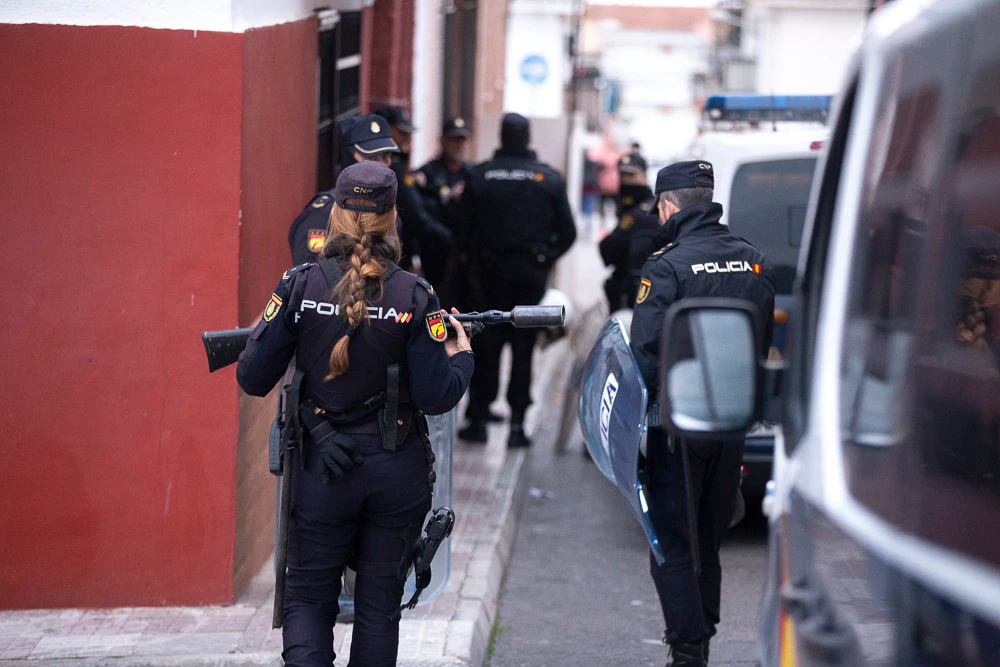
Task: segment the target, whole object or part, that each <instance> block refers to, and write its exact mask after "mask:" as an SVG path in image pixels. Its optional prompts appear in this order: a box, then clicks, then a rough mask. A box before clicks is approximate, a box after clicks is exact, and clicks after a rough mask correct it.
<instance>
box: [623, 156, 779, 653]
mask: <svg viewBox="0 0 1000 667" xmlns="http://www.w3.org/2000/svg"><path fill="white" fill-rule="evenodd" d="M714 184H715V179H714V175H713V171H712V165H711V164H709V163H708V162H705V161H697V160H696V161H693V162H681V163H678V164H674V165H671V166H668V167H665V168H663V169H661V170H660V172H659V174H657V177H656V196H657V210H658V213H659V218H660V220H661V222H662V223H663V226H662V227H661V229H660V232H659V233H658V234H657V236H656V239H655V245H656V247H657V248H658V250H656V251H655V252H654V253H653V254H652V255H651V256H650V257H649V259H648V260H647V261H646V265H645V266H644V267H643V269H642V277H641V280H640V284H639V292H638V294H637V296H636V300H635V310H634V313H633V318H632V331H631V333H632V336H631V338H632V349H633V351H634V353H635V357H636V361H638V364H639V369H640V371H641V372H642V377H643V379H644V380H645V381H646V386H647V387H648V388H649V389H650V395H651V396H655V394H656V391H657V375H658V374H657V366H658V363H659V353H660V350H659V347H660V330H661V327H662V323H663V316H664V313H665V312H666V310H667V308H668V307H669V306H670V305H671V304H672V303H674V302H676V301H679V300H681V299H684V298H689V297H730V298H739V299H747V300H749V301H750V302H752V303H754V304H755V305H756V306H757V307H758V308H759V309H760V312H761V315H762V316H763V317H764V319H765V320H766V324H765V331H764V337H763V338H764V345H763V349H762V350H761V353H762V354H766V352H767V350H768V348H769V347H770V340H771V335H772V332H773V328H774V289H775V283H774V271H773V269H772V268H771V267H770V265H768V263H767V261H766V259H765V258H764V255H763V254H762V253H761V252H760V250H758V249H757V248H755V247H754V246H752V245H751V244H750V243H748V242H747V241H745V240H743V239H741V238H738V237H736V236H734V235H733V234H731V233H730V231H729V228H728V227H726V226H724V225H722V224H720V223H719V219H720V218H721V216H722V206H721V205H720V204H716V203H713V202H712V194H713V187H714ZM650 402H651V403H653V402H654V401H652V400H651V401H650ZM687 444H688V451H689V459H690V470H691V477H692V480H691V483H692V489H693V497H694V502H695V505H696V506H695V508H693V509H694V512H695V516H696V517H697V525H698V535H697V536H696V539H697V540H698V545H699V547H700V554H701V575H700V576H695V574H694V569H693V567H692V563H691V549H690V543H689V541H688V540H689V539H691V538H690V536H689V534H688V528H687V513H686V512H687V509H686V508H687V500H686V495H685V489H684V478H683V468H682V464H683V462H682V460H681V458H680V457H681V451H682V449H681V448H680V447H676V448H674V453H671V452H670V450H669V448H668V443H667V435H666V433H665V432H664V431H662V430H660V429H658V428H653V429H650V431H649V440H648V444H647V450H646V451H647V473H648V475H649V482H650V483H649V485H648V487H647V492H648V496H647V497H648V499H649V503H650V509H649V511H650V516H651V518H652V520H653V525H654V526H655V527H656V531H657V535H658V536H659V538H660V542H661V544H662V545H663V552H664V555H665V556H666V562H664V563H663V565H657V564H656V560H655V559H654V558H653V557H652V556H650V569H651V573H652V575H653V581H654V583H655V584H656V591H657V593H658V594H659V597H660V604H661V606H662V608H663V616H664V619H665V620H666V626H667V630H666V634H665V638H664V639H665V641H666V642H667V643H668V644H670V647H671V651H672V654H673V663H672V664H673V665H675V667H680V666H682V665H683V666H685V667H690V666H697V667H700V666H702V665H705V664H706V663H707V661H708V643H709V640H710V639H711V637H712V635H714V634H715V631H716V626H717V625H718V623H719V601H720V587H721V582H722V570H721V568H720V566H719V546H720V543H721V540H722V536H723V535H724V534H725V531H726V529H727V528H728V526H729V521H730V519H731V517H732V516H733V510H734V506H735V502H736V494H737V493H738V490H739V484H740V468H741V464H742V458H743V437H742V436H740V437H736V438H730V439H725V440H723V439H709V440H689V441H688V443H687Z"/></svg>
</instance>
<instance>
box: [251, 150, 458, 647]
mask: <svg viewBox="0 0 1000 667" xmlns="http://www.w3.org/2000/svg"><path fill="white" fill-rule="evenodd" d="M396 187H397V186H396V177H395V175H394V174H393V172H392V170H391V169H389V168H388V167H386V166H384V165H382V164H379V163H378V162H373V161H365V162H360V163H358V164H355V165H352V166H350V167H348V168H347V169H345V170H344V171H343V173H341V175H340V178H339V179H338V181H337V185H336V188H335V190H334V193H333V198H334V200H335V201H334V203H333V205H332V208H331V214H330V220H329V225H328V227H327V229H326V234H325V241H324V245H323V248H322V251H321V252H320V254H319V261H318V262H317V263H309V264H303V265H300V266H296V267H294V268H292V269H289V270H288V271H286V272H285V274H284V275H283V276H282V277H281V280H280V282H279V283H278V286H277V288H276V289H275V291H274V294H272V295H271V299H270V302H269V303H268V304H267V308H266V309H265V311H264V315H263V318H262V319H261V321H260V322H259V323H258V324H257V326H256V328H255V329H254V331H253V334H252V335H251V337H250V341H249V343H248V344H247V347H246V350H244V352H243V353H242V355H241V356H240V360H239V365H238V367H237V380H238V382H239V384H240V386H241V387H242V388H243V390H244V391H246V392H247V393H248V394H251V395H254V396H265V395H266V394H267V393H268V392H270V391H271V389H272V388H273V387H274V385H275V384H276V383H277V382H278V381H279V380H280V379H281V378H282V376H283V375H284V373H285V370H286V367H287V366H288V363H289V362H290V361H291V360H292V359H293V358H294V359H295V360H296V365H297V367H298V369H299V370H304V372H305V375H304V378H303V380H302V384H301V390H300V397H299V402H300V409H299V410H298V412H297V413H296V414H298V415H299V418H300V421H301V426H302V430H303V434H304V442H303V455H302V457H301V459H302V460H301V465H302V467H303V468H304V471H303V472H300V473H296V474H295V475H294V476H293V480H294V481H293V484H292V491H291V493H292V501H291V504H290V507H291V516H290V520H289V539H288V555H287V575H286V580H285V600H284V609H283V620H284V631H283V632H284V634H283V639H284V651H283V653H282V657H283V658H284V660H285V664H286V665H325V666H329V665H331V664H332V663H333V660H334V658H335V655H334V651H333V626H334V624H335V622H336V620H337V614H338V612H339V607H338V605H337V598H338V596H339V595H340V588H341V577H342V575H343V573H344V568H345V566H347V565H348V564H350V567H351V568H352V569H353V570H355V571H356V572H357V579H356V583H355V588H354V598H355V618H354V631H353V638H352V643H351V661H350V664H351V665H365V666H376V667H377V666H382V665H394V664H395V663H396V654H397V648H398V643H399V619H398V616H394V612H396V610H397V609H398V608H399V605H400V602H401V598H402V595H403V584H404V581H405V577H406V571H407V567H408V565H409V563H410V561H411V560H412V556H413V549H414V546H415V544H416V542H417V540H418V538H419V535H420V531H421V527H422V524H423V519H424V517H425V515H426V514H427V512H428V510H429V508H430V505H431V491H432V486H433V470H432V463H433V455H432V454H431V453H430V451H431V450H430V443H429V441H428V440H427V435H426V434H427V426H426V421H425V419H424V417H423V415H424V414H441V413H444V412H447V411H448V410H451V409H452V408H454V407H455V405H457V404H458V402H459V399H461V397H462V395H463V394H464V393H465V390H466V389H467V387H468V385H469V380H470V378H471V376H472V371H473V357H472V354H471V350H470V346H469V340H468V338H467V337H466V335H465V331H464V330H463V329H462V327H461V326H460V325H458V324H457V322H455V320H454V319H451V323H452V325H453V327H454V331H455V332H456V333H455V334H454V335H449V334H448V328H447V326H446V325H447V322H446V321H445V318H446V317H447V315H446V314H445V313H443V312H442V311H441V309H440V304H439V302H438V298H437V295H436V294H435V292H434V289H433V288H432V287H431V285H430V284H429V283H428V282H426V281H425V280H424V279H422V278H419V277H417V276H415V275H413V274H412V273H407V272H406V271H403V270H401V269H400V268H399V267H398V266H397V265H396V262H397V261H398V260H399V253H400V248H399V241H398V239H397V236H396V223H395V219H396V213H395V202H396ZM287 464H288V463H287V462H286V465H287ZM291 465H299V463H298V462H297V461H294V460H293V461H292V462H291Z"/></svg>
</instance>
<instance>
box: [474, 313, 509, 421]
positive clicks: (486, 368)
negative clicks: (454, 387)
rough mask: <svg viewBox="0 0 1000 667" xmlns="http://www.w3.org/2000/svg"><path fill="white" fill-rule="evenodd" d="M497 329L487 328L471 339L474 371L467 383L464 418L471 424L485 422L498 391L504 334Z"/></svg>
mask: <svg viewBox="0 0 1000 667" xmlns="http://www.w3.org/2000/svg"><path fill="white" fill-rule="evenodd" d="M500 326H507V325H500ZM498 329H499V327H488V328H487V329H486V330H485V331H484V332H483V333H482V334H480V335H479V336H475V337H474V338H473V339H472V340H473V341H474V342H473V348H472V353H473V354H475V355H476V370H475V371H473V373H472V381H471V382H470V383H469V407H468V409H467V411H466V413H465V416H466V418H467V419H468V420H469V421H472V422H480V423H485V422H486V421H487V417H488V416H489V410H490V404H491V403H493V401H495V400H496V398H497V392H498V391H499V387H500V352H501V351H502V350H503V344H504V332H503V331H500V330H498ZM477 345H478V349H477Z"/></svg>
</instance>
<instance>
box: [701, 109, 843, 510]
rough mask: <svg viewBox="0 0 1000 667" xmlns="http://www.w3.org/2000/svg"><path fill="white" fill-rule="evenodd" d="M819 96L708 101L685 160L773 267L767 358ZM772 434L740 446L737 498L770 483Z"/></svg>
mask: <svg viewBox="0 0 1000 667" xmlns="http://www.w3.org/2000/svg"><path fill="white" fill-rule="evenodd" d="M830 103H831V97H830V96H826V95H781V96H775V95H714V96H712V97H709V98H708V99H707V100H705V104H704V108H703V121H702V122H703V124H704V125H705V128H704V129H705V130H706V131H704V132H702V133H701V134H699V136H698V138H697V139H696V140H695V142H694V144H693V145H692V147H691V151H690V152H691V155H690V158H691V159H701V160H707V161H708V162H711V163H712V165H713V166H714V171H715V201H717V202H718V203H720V204H722V211H723V214H722V222H723V223H724V224H728V225H729V227H730V229H732V231H733V233H734V234H736V235H737V236H741V237H743V238H745V239H747V240H748V241H750V242H751V243H753V244H754V245H755V246H757V247H758V248H760V249H761V251H762V252H763V253H764V256H765V257H767V259H768V261H769V262H770V263H771V264H772V265H773V266H774V273H775V287H776V294H775V304H774V305H775V328H774V340H773V342H772V347H773V348H774V352H773V355H774V356H776V357H779V356H780V355H781V354H782V353H783V351H784V345H785V327H786V322H787V316H788V315H787V314H788V309H789V307H790V306H791V302H792V282H793V280H794V278H795V265H796V262H797V259H798V255H799V246H800V244H801V240H802V232H803V229H804V227H805V218H806V206H807V205H808V203H809V191H810V189H811V187H812V181H813V174H814V173H815V171H816V160H817V158H818V157H819V153H820V149H821V148H822V146H823V142H824V141H825V140H826V138H827V136H828V134H829V132H828V130H827V128H826V125H825V123H826V121H827V118H828V114H829V110H830ZM774 438H775V427H774V426H773V425H772V424H767V423H759V424H756V425H755V426H754V428H753V429H752V430H751V431H750V432H749V433H748V434H747V439H746V444H745V446H744V454H743V462H744V471H743V475H744V478H743V492H744V493H745V494H747V495H749V496H752V497H757V498H759V497H762V496H763V495H764V489H765V485H766V484H767V482H768V480H770V479H771V464H772V460H773V457H774Z"/></svg>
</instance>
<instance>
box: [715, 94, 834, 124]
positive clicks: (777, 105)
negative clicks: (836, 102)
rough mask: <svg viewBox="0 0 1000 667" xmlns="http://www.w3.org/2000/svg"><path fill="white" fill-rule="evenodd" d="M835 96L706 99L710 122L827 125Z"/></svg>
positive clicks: (750, 96)
mask: <svg viewBox="0 0 1000 667" xmlns="http://www.w3.org/2000/svg"><path fill="white" fill-rule="evenodd" d="M832 100H833V97H832V96H831V95H712V96H711V97H709V98H708V99H707V100H705V107H704V114H705V117H706V118H707V119H708V120H713V121H715V120H727V121H743V122H747V123H763V122H768V123H770V122H786V121H791V122H799V123H802V122H819V123H825V122H826V119H827V116H828V115H829V113H830V104H831V102H832Z"/></svg>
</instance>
